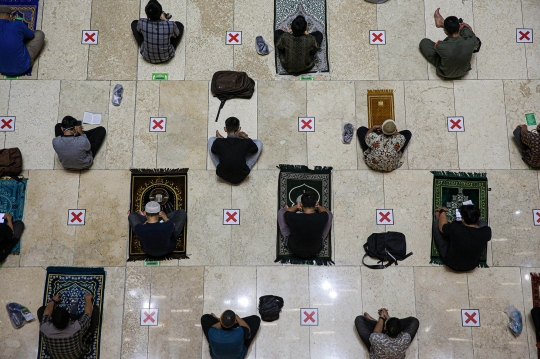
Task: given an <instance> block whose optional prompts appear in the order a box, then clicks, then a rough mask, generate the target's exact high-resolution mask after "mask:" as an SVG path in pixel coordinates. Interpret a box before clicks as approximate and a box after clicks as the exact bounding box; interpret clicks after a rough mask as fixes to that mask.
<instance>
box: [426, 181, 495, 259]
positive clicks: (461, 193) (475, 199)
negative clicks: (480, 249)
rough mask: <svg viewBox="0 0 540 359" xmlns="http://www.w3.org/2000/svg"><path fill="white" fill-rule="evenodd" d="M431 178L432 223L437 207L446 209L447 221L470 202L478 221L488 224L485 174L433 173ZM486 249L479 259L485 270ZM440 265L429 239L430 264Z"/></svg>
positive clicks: (432, 243)
mask: <svg viewBox="0 0 540 359" xmlns="http://www.w3.org/2000/svg"><path fill="white" fill-rule="evenodd" d="M431 173H433V175H434V178H433V211H432V213H433V221H435V209H436V208H437V207H439V206H443V207H446V208H448V212H447V214H446V216H447V218H448V220H450V221H453V220H454V219H455V218H456V209H459V207H461V205H462V204H463V202H466V201H469V200H470V201H472V203H473V204H474V205H476V206H478V208H479V209H480V219H481V220H483V221H485V222H488V190H489V189H488V181H487V177H486V174H485V173H466V172H435V171H432V172H431ZM486 260H487V249H486V251H484V253H483V254H482V256H481V257H480V263H479V265H478V266H479V267H482V268H487V267H488V265H487V263H486ZM431 263H434V264H440V265H442V264H443V262H442V259H441V257H440V255H439V251H438V249H437V246H436V244H435V240H434V239H433V236H432V239H431V261H430V264H431Z"/></svg>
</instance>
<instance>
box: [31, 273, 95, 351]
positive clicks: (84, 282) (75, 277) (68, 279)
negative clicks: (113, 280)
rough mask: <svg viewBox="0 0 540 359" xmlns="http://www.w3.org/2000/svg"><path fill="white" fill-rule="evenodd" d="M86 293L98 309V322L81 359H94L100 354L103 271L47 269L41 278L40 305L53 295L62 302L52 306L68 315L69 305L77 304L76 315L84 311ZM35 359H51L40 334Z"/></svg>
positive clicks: (48, 300)
mask: <svg viewBox="0 0 540 359" xmlns="http://www.w3.org/2000/svg"><path fill="white" fill-rule="evenodd" d="M87 293H90V294H92V295H93V296H94V305H96V306H98V307H99V309H100V316H99V318H100V320H99V323H98V326H97V328H96V331H95V333H94V338H93V341H92V348H91V351H90V352H89V353H88V354H87V355H85V356H84V357H83V358H84V359H97V358H99V355H100V345H99V344H100V336H101V323H102V319H101V318H103V295H104V293H105V270H104V269H103V268H79V267H48V268H47V275H46V277H45V293H44V295H43V305H47V303H49V302H50V301H51V299H52V297H54V296H55V295H60V297H61V299H62V301H61V302H60V303H59V304H56V306H57V307H59V308H65V309H66V310H68V312H69V311H70V309H71V303H72V302H74V301H76V302H77V315H80V314H82V313H83V312H84V303H85V300H84V296H85V294H87ZM38 359H52V357H51V355H50V354H49V352H48V351H47V347H46V345H45V342H44V340H43V336H42V335H41V332H40V334H39V352H38Z"/></svg>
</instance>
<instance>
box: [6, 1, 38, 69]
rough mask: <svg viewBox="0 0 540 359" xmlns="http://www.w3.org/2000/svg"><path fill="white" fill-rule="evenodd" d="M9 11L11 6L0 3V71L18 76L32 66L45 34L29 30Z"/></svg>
mask: <svg viewBox="0 0 540 359" xmlns="http://www.w3.org/2000/svg"><path fill="white" fill-rule="evenodd" d="M11 13H12V11H11V7H9V6H8V5H0V54H2V55H1V56H0V73H1V74H4V75H7V76H20V75H24V74H26V73H27V72H28V70H30V69H31V68H32V66H34V61H36V57H37V55H38V54H39V52H40V51H41V49H42V48H43V44H44V43H45V34H44V33H43V31H41V30H36V31H32V30H30V29H29V28H28V25H26V24H25V23H24V22H23V21H18V20H15V21H14V19H13V15H12V14H11Z"/></svg>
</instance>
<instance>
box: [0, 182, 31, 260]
mask: <svg viewBox="0 0 540 359" xmlns="http://www.w3.org/2000/svg"><path fill="white" fill-rule="evenodd" d="M27 183H28V180H27V179H24V178H22V177H21V178H20V179H0V213H10V214H11V215H12V216H13V220H14V221H21V220H22V219H23V215H24V202H25V201H26V185H27ZM23 235H24V234H23ZM19 253H21V241H19V243H17V244H16V245H15V247H13V249H12V250H11V254H19Z"/></svg>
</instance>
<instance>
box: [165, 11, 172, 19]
mask: <svg viewBox="0 0 540 359" xmlns="http://www.w3.org/2000/svg"><path fill="white" fill-rule="evenodd" d="M165 18H166V19H167V20H170V19H171V18H172V15H171V14H169V13H168V12H167V13H165Z"/></svg>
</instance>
